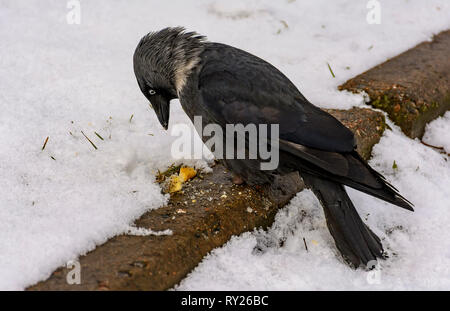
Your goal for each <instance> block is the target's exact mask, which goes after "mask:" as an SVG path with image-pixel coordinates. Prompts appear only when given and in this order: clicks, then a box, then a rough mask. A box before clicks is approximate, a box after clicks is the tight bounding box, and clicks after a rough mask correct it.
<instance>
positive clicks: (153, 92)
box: [148, 90, 156, 95]
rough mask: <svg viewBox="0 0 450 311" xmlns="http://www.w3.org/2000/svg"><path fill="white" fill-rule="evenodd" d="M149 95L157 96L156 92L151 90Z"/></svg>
mask: <svg viewBox="0 0 450 311" xmlns="http://www.w3.org/2000/svg"><path fill="white" fill-rule="evenodd" d="M148 93H149V94H150V95H155V94H156V91H155V90H149V91H148Z"/></svg>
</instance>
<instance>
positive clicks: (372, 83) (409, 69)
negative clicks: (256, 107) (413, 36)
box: [339, 30, 450, 138]
mask: <svg viewBox="0 0 450 311" xmlns="http://www.w3.org/2000/svg"><path fill="white" fill-rule="evenodd" d="M339 89H340V90H349V91H351V92H354V93H359V92H361V91H364V92H366V93H367V94H368V95H369V97H370V104H371V105H372V106H373V107H375V108H379V109H382V110H384V111H386V112H387V113H388V115H389V118H390V119H391V120H393V121H394V122H395V124H397V125H398V126H400V127H401V129H402V131H403V132H404V133H405V134H406V135H408V136H409V137H411V138H416V137H419V138H421V137H422V136H423V133H424V129H425V126H426V124H427V123H428V122H430V121H432V120H434V119H435V118H437V117H439V116H441V115H443V114H444V113H445V112H446V111H447V110H450V30H447V31H444V32H442V33H440V34H438V35H436V36H434V38H433V40H432V41H430V42H424V43H421V44H419V45H417V46H416V47H414V48H412V49H410V50H408V51H406V52H404V53H402V54H400V55H398V56H396V57H394V58H392V59H390V60H388V61H386V62H384V63H382V64H380V65H378V66H376V67H374V68H372V69H370V70H368V71H366V72H364V73H362V74H360V75H359V76H357V77H355V78H353V79H350V80H349V81H347V82H346V83H344V84H343V85H341V86H340V87H339Z"/></svg>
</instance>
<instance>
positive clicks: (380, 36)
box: [0, 0, 450, 290]
mask: <svg viewBox="0 0 450 311" xmlns="http://www.w3.org/2000/svg"><path fill="white" fill-rule="evenodd" d="M380 2H381V9H382V11H381V12H382V17H381V24H380V25H369V24H368V23H367V22H366V15H367V12H368V9H367V8H366V4H367V1H359V0H358V1H357V0H354V1H349V0H339V1H332V2H331V1H324V0H321V1H300V0H297V1H295V0H294V1H292V0H289V1H276V2H275V1H268V0H266V1H237V0H234V1H206V0H200V1H193V0H192V1H182V0H179V1H144V0H142V1H137V0H136V1H106V0H103V1H84V0H81V1H80V4H81V24H80V25H69V24H67V22H66V14H67V13H68V12H69V9H67V7H66V5H67V1H56V0H55V1H48V0H46V1H37V0H35V1H28V0H26V1H25V0H20V1H18V0H14V1H12V0H10V1H7V0H4V1H1V2H0V39H1V40H0V111H1V113H0V139H1V142H2V147H1V148H0V198H1V200H0V289H8V290H9V289H24V288H25V287H26V286H29V285H31V284H34V283H36V282H37V281H39V280H43V279H45V278H46V277H48V276H49V274H50V273H51V272H52V271H53V270H54V269H55V268H57V267H58V266H61V265H64V264H65V263H66V262H67V261H69V260H72V259H74V258H77V257H78V256H79V255H81V254H84V253H86V252H87V251H89V250H92V249H93V248H95V246H96V245H99V244H101V243H103V242H105V241H106V240H107V239H108V238H110V237H112V236H114V235H117V234H122V233H127V232H128V231H129V230H130V228H131V233H133V234H149V233H153V232H152V231H145V232H144V231H142V230H140V229H139V228H134V229H133V228H132V223H133V220H134V219H136V218H138V217H139V216H140V215H142V214H143V213H144V212H145V211H147V210H150V209H152V208H157V207H160V206H162V205H163V204H164V202H166V200H167V197H165V196H163V195H162V194H161V193H160V188H159V187H158V186H157V185H156V184H155V183H154V173H155V172H156V170H157V169H163V168H165V167H167V166H168V165H170V164H171V163H172V162H174V160H173V159H171V157H170V146H171V142H172V141H173V139H174V138H173V137H171V136H170V128H169V132H164V131H163V130H162V128H161V126H160V125H159V124H158V122H157V119H156V117H155V116H154V113H153V112H152V111H151V110H150V109H149V108H148V103H147V101H146V99H145V98H144V97H143V96H142V94H141V93H140V91H139V88H138V87H137V84H136V81H135V77H134V74H133V68H132V55H133V52H134V48H135V46H136V44H137V42H138V41H139V39H140V38H141V37H142V36H143V35H144V34H146V33H147V32H149V31H152V30H158V29H161V28H163V27H166V26H178V25H182V26H185V27H186V28H187V29H189V30H196V31H198V32H199V33H201V34H204V35H207V36H208V38H209V39H210V40H211V41H220V42H224V43H228V44H231V45H234V46H237V47H240V48H242V49H244V50H247V51H249V52H252V53H254V54H256V55H258V56H260V57H262V58H264V59H266V60H268V61H270V62H271V63H273V64H274V65H275V66H277V67H278V68H280V69H281V70H282V71H283V72H284V73H285V74H286V75H287V76H288V77H290V79H291V80H292V81H293V82H294V83H295V84H296V85H297V86H298V87H299V88H300V90H301V91H302V92H303V94H304V95H305V96H306V97H307V98H309V99H310V100H311V101H312V102H313V103H315V104H317V105H318V106H322V107H334V108H343V109H345V108H350V107H352V106H354V105H357V106H362V105H364V99H363V97H362V96H361V95H353V94H349V93H346V92H339V91H337V89H336V87H337V86H338V85H339V84H341V83H342V82H344V81H345V80H347V79H349V78H351V77H353V76H355V75H356V74H359V73H361V72H363V71H365V70H367V69H369V68H370V67H372V66H374V65H376V64H378V63H380V62H383V61H385V60H386V59H387V58H389V57H392V56H395V55H397V54H398V53H400V52H402V51H404V50H406V49H408V48H410V47H412V46H414V45H415V44H417V43H419V42H421V41H424V40H429V39H430V38H431V37H432V35H433V34H436V33H438V32H439V31H441V30H444V29H448V28H450V19H449V18H448V16H449V11H450V3H449V2H448V1H446V0H433V1H426V2H425V1H420V0H410V1H403V0H397V1H380ZM327 63H328V64H330V66H331V68H332V70H333V72H334V74H335V76H336V78H333V77H332V76H331V73H330V71H329V69H328V67H327ZM131 115H133V118H132V119H131V121H130V117H131ZM72 121H73V123H72ZM181 122H183V123H189V120H188V119H187V117H186V116H185V115H184V113H183V112H182V110H181V108H180V106H179V103H177V102H176V101H175V102H174V104H173V107H172V111H171V120H170V123H171V126H173V124H175V123H181ZM448 127H449V117H448V114H447V115H446V116H445V118H442V119H439V120H437V121H435V122H433V123H431V124H430V125H429V128H428V130H427V135H426V136H425V138H426V139H429V140H426V141H427V142H428V143H432V144H438V145H442V146H444V145H445V148H448V141H450V137H449V136H448V135H449V134H448V133H449V131H448V130H447V131H445V129H448ZM441 129H444V130H441ZM81 130H82V131H83V132H84V133H85V134H86V135H87V136H88V137H89V138H90V139H91V140H92V141H93V143H94V144H95V145H96V146H97V147H98V150H95V149H94V148H93V146H92V145H91V144H90V143H89V142H88V141H87V140H86V139H85V138H84V136H83V135H82V134H81V132H80V131H81ZM439 131H441V132H439ZM69 132H71V133H72V135H71V134H70V133H69ZM94 132H97V133H98V134H100V135H101V136H102V137H103V138H104V140H101V139H100V138H98V137H97V136H96V135H95V133H94ZM149 134H152V135H149ZM428 135H429V136H428ZM47 136H49V140H48V143H47V145H46V148H45V150H43V151H42V150H41V148H42V145H43V143H44V140H45V138H46V137H47ZM428 137H429V138H428ZM437 139H440V140H437ZM405 150H407V151H408V152H405ZM447 152H448V151H447ZM51 157H54V159H55V160H53V159H52V158H51ZM393 160H396V163H397V164H398V170H397V171H396V172H393V171H392V162H393ZM371 163H372V164H373V165H374V166H375V167H376V168H377V169H379V170H380V171H381V172H382V173H384V174H386V175H387V176H388V178H389V179H391V180H392V181H393V183H394V184H395V185H396V186H398V188H399V189H400V190H401V191H402V193H403V194H404V195H405V196H406V197H408V198H409V199H410V200H411V201H413V202H414V203H415V204H416V212H415V213H408V212H405V211H402V210H400V209H398V208H395V207H393V206H390V205H388V204H384V203H382V202H380V201H378V200H376V199H372V198H369V197H367V196H364V195H362V194H359V193H357V192H355V191H352V192H351V195H352V198H354V200H355V204H356V205H357V206H358V209H359V210H360V212H361V214H362V215H365V214H366V213H370V216H369V218H368V222H369V224H370V225H371V227H372V228H373V230H374V231H375V232H376V233H377V234H379V235H380V236H381V237H382V238H384V239H385V241H384V243H385V245H386V246H387V247H388V248H389V250H390V252H391V253H392V252H396V253H398V255H397V256H391V258H390V259H389V260H388V261H385V262H383V263H382V270H381V284H380V285H376V286H375V285H371V286H372V287H369V286H368V285H367V282H366V280H365V277H366V273H365V272H363V271H352V270H350V269H348V268H347V267H346V266H345V265H343V264H342V263H341V262H340V260H339V257H338V256H337V255H336V250H335V248H334V247H333V243H332V240H331V237H330V235H329V233H328V231H327V229H326V227H325V224H324V219H323V215H322V210H321V208H319V207H318V206H317V201H316V200H315V198H314V197H313V196H312V195H311V193H309V192H307V191H304V192H302V193H300V194H298V196H297V197H296V198H295V199H294V200H293V201H292V203H291V204H290V206H289V207H287V208H286V209H284V210H283V211H282V212H280V213H279V215H278V217H277V222H276V224H275V225H274V228H273V229H272V230H270V232H269V233H247V234H244V235H242V236H240V237H236V238H234V239H233V240H232V241H230V243H228V244H227V246H225V247H223V248H220V249H217V250H215V251H214V252H213V253H212V254H211V255H210V256H208V257H207V258H206V259H205V260H204V262H203V263H202V264H201V265H200V266H199V268H198V269H196V270H195V271H194V272H193V273H192V274H191V275H190V276H189V277H188V278H187V279H186V280H185V281H184V282H183V283H182V284H181V286H180V287H179V289H199V288H204V289H221V288H223V289H250V288H252V289H253V288H258V289H259V288H261V289H300V288H304V289H318V288H320V289H322V288H336V289H344V288H354V289H360V288H374V287H373V286H375V288H388V289H390V288H395V289H397V288H438V289H443V288H446V289H448V288H449V284H450V282H449V279H450V278H449V272H448V268H447V267H448V266H449V263H450V260H449V258H450V253H449V252H450V247H449V242H448V241H447V237H448V236H449V229H448V227H449V226H448V225H446V224H448V220H449V219H448V218H449V212H448V207H449V205H448V203H447V201H446V200H448V197H449V194H450V192H449V191H450V190H449V189H450V180H449V174H450V173H449V171H450V169H449V164H448V162H446V161H445V160H444V156H443V155H441V154H439V153H438V152H436V151H435V150H432V149H431V148H428V147H425V146H423V145H422V144H420V143H419V142H417V141H413V140H410V139H408V138H406V137H405V136H404V135H403V134H401V132H400V131H399V130H398V129H396V128H395V127H394V131H393V132H390V131H388V132H386V135H385V136H384V137H383V139H382V141H381V142H380V143H379V144H378V145H377V146H376V148H375V149H374V158H373V160H372V162H371ZM188 164H192V165H193V164H196V165H200V166H205V163H204V162H202V161H200V162H199V161H191V162H190V163H188ZM417 166H419V169H418V170H416V168H417ZM302 211H304V212H305V213H306V215H307V216H306V218H304V220H303V221H302V222H298V221H296V219H297V218H299V217H300V216H301V215H302V213H303V212H302ZM284 224H289V229H287V228H284ZM400 225H401V226H402V228H403V229H401V230H397V229H395V230H393V232H392V233H391V234H389V235H388V234H387V233H386V230H389V229H392V228H395V227H396V226H400ZM130 226H131V227H130ZM167 230H170V228H167ZM291 231H292V232H291ZM162 233H166V234H168V233H170V231H165V232H164V231H163V232H162ZM158 234H161V233H158ZM258 235H259V236H266V238H269V239H271V238H273V237H275V238H277V237H281V236H286V237H287V240H286V243H285V247H283V248H269V249H268V250H267V252H265V253H264V254H262V255H253V254H252V249H253V246H254V245H255V239H256V236H258ZM303 237H305V240H306V241H307V245H308V249H309V252H307V253H306V252H305V250H304V245H303V240H302V238H303ZM313 240H314V241H315V243H316V244H315V243H314V242H313Z"/></svg>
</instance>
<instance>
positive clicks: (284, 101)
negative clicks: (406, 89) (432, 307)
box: [134, 28, 413, 267]
mask: <svg viewBox="0 0 450 311" xmlns="http://www.w3.org/2000/svg"><path fill="white" fill-rule="evenodd" d="M134 70H135V74H136V78H137V80H138V83H139V86H140V88H141V90H142V92H143V93H144V95H145V96H146V97H147V98H148V99H149V100H150V102H151V103H152V105H153V107H154V108H155V112H156V113H157V115H158V119H159V120H160V122H161V124H162V125H163V127H165V128H167V125H168V120H169V102H170V100H171V99H173V98H179V100H180V103H181V105H182V107H183V109H184V111H185V112H186V113H187V115H188V116H189V117H190V119H191V120H193V119H194V116H202V118H203V122H204V125H205V124H208V123H216V124H219V125H220V126H221V127H222V128H225V125H226V124H238V123H240V124H243V125H248V124H255V125H259V124H279V148H280V160H279V166H278V167H277V168H276V169H274V170H270V171H264V170H261V169H260V165H259V164H260V162H261V160H260V159H255V160H250V159H224V160H223V161H224V162H225V164H226V165H227V166H228V167H229V168H230V170H231V171H233V173H235V174H237V175H239V176H240V177H242V178H243V179H244V180H245V181H246V182H247V183H249V184H264V183H271V182H272V181H273V180H274V177H275V176H276V175H284V174H287V173H290V172H292V171H298V172H299V173H300V175H301V176H302V177H303V179H304V181H305V184H306V185H307V186H308V187H309V188H310V189H311V190H312V191H313V192H314V193H315V194H316V196H317V197H318V199H319V201H320V202H321V204H322V206H323V208H324V211H325V216H326V219H327V224H328V228H329V229H330V232H331V234H332V235H333V238H334V239H335V242H336V246H337V248H338V249H339V250H340V252H341V253H342V255H343V257H344V258H345V259H346V260H347V262H349V263H350V264H351V265H353V266H356V267H358V266H359V265H360V264H367V263H368V262H369V261H371V260H375V259H376V258H380V257H382V256H383V248H382V245H381V242H380V239H379V238H378V237H377V236H376V235H375V234H374V233H373V232H372V231H371V230H370V229H369V228H368V227H367V226H366V225H365V224H364V223H363V222H362V220H361V218H360V217H359V215H358V213H357V211H356V209H355V207H354V206H353V203H352V202H351V200H350V198H349V197H348V195H347V193H346V191H345V188H344V187H343V185H346V186H349V187H352V188H355V189H357V190H360V191H362V192H365V193H367V194H370V195H372V196H375V197H377V198H379V199H382V200H385V201H387V202H390V203H392V204H395V205H398V206H400V207H403V208H405V209H408V210H413V209H412V204H411V203H410V202H408V201H407V200H406V199H405V198H403V197H402V196H401V195H400V194H399V193H398V191H397V190H396V189H395V188H394V187H393V186H392V185H390V184H389V183H388V182H387V181H386V179H385V178H384V177H383V176H382V175H381V174H379V173H377V172H376V171H375V170H373V169H372V168H371V167H370V166H369V165H368V164H367V163H366V162H365V161H364V160H363V159H362V158H361V157H360V156H359V155H358V153H357V152H356V151H355V148H356V144H355V139H354V136H353V133H352V132H351V131H349V130H348V129H347V128H346V127H345V126H344V125H342V124H341V123H340V122H339V121H338V120H336V119H335V118H334V117H333V116H331V115H330V114H328V113H326V112H324V111H323V110H321V109H319V108H317V107H316V106H314V105H312V104H311V103H310V102H309V101H308V100H307V99H306V98H305V97H304V96H303V95H302V94H301V93H300V91H299V90H298V89H297V88H296V87H295V85H294V84H293V83H292V82H291V81H289V79H288V78H287V77H286V76H285V75H283V74H282V73H281V72H280V71H279V70H278V69H276V68H275V67H274V66H272V65H271V64H269V63H268V62H266V61H264V60H262V59H260V58H258V57H256V56H254V55H252V54H250V53H247V52H245V51H242V50H240V49H237V48H234V47H231V46H228V45H225V44H220V43H213V42H207V41H205V39H204V37H201V36H198V35H196V34H195V33H186V32H184V31H183V29H182V28H166V29H164V30H162V31H160V32H155V33H150V34H149V35H147V36H145V37H144V38H143V39H142V40H141V42H140V43H139V45H138V47H137V48H136V52H135V54H134ZM207 139H209V137H204V141H206V140H207Z"/></svg>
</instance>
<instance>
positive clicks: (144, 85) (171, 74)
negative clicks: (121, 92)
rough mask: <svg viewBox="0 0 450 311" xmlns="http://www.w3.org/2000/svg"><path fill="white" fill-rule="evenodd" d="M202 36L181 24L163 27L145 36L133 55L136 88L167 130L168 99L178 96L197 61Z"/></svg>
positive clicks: (201, 45)
mask: <svg viewBox="0 0 450 311" xmlns="http://www.w3.org/2000/svg"><path fill="white" fill-rule="evenodd" d="M203 42H204V37H203V36H200V35H198V34H196V33H195V32H185V30H184V28H182V27H175V28H164V29H162V30H160V31H157V32H151V33H149V34H148V35H146V36H144V37H143V38H142V39H141V41H140V42H139V44H138V46H137V47H136V51H135V52H134V57H133V65H134V74H135V75H136V79H137V82H138V84H139V88H140V89H141V91H142V93H143V94H144V96H145V97H146V98H147V99H148V100H149V101H150V103H151V106H152V107H153V109H154V110H155V112H156V115H157V117H158V120H159V122H160V123H161V125H162V126H163V127H164V129H166V130H167V128H168V126H169V112H170V101H171V100H172V99H174V98H178V96H179V94H180V92H181V90H182V89H183V87H184V85H185V83H186V79H187V77H188V75H189V73H190V72H191V70H192V69H193V68H194V67H195V65H197V64H198V62H199V55H200V53H201V52H202V51H203Z"/></svg>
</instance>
